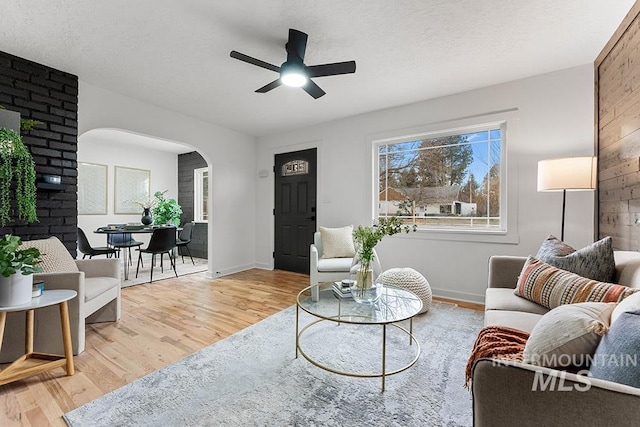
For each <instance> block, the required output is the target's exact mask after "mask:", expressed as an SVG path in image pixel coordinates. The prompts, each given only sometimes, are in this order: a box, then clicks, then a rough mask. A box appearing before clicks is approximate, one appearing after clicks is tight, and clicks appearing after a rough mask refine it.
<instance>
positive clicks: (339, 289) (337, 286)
mask: <svg viewBox="0 0 640 427" xmlns="http://www.w3.org/2000/svg"><path fill="white" fill-rule="evenodd" d="M333 293H334V294H335V295H336V296H337V297H338V298H353V296H352V295H351V289H349V283H348V282H346V283H345V282H333Z"/></svg>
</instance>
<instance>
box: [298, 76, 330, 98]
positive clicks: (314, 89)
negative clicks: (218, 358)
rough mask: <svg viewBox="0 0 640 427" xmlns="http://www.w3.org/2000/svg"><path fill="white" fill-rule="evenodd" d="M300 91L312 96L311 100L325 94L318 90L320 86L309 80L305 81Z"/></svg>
mask: <svg viewBox="0 0 640 427" xmlns="http://www.w3.org/2000/svg"><path fill="white" fill-rule="evenodd" d="M302 89H304V91H305V92H307V93H308V94H309V95H311V96H313V99H318V98H320V97H321V96H322V95H324V94H325V91H323V90H322V89H320V86H318V85H317V84H315V83H314V82H313V81H312V80H311V79H309V80H307V83H305V84H304V86H302Z"/></svg>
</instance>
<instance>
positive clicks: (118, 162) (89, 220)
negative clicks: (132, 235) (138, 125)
mask: <svg viewBox="0 0 640 427" xmlns="http://www.w3.org/2000/svg"><path fill="white" fill-rule="evenodd" d="M123 153H126V154H125V155H123ZM78 162H89V163H98V164H102V165H107V194H108V197H107V212H108V213H107V215H78V227H80V228H82V229H83V230H84V232H85V234H86V235H87V238H88V239H89V242H90V243H91V245H92V246H104V245H105V243H106V236H105V235H104V234H95V233H93V232H92V231H93V230H95V229H97V228H98V227H101V226H104V225H106V224H111V223H115V224H123V223H127V222H140V218H141V217H142V209H140V213H139V214H134V215H123V214H118V215H116V214H115V213H114V194H115V193H114V176H115V169H114V166H124V167H130V168H136V169H148V170H149V171H150V172H151V173H150V176H151V193H150V194H151V195H153V194H154V193H155V192H156V191H165V190H167V193H166V194H165V196H166V197H168V198H170V197H173V198H175V199H177V198H178V155H177V154H175V153H169V152H166V151H156V150H148V149H144V148H141V147H132V146H130V145H122V144H118V143H114V142H113V141H108V140H104V139H97V138H94V137H92V136H91V134H90V133H89V134H84V135H82V136H81V137H80V138H79V139H78ZM149 237H150V235H145V234H139V235H137V236H136V239H137V240H141V241H144V242H145V243H148V241H149Z"/></svg>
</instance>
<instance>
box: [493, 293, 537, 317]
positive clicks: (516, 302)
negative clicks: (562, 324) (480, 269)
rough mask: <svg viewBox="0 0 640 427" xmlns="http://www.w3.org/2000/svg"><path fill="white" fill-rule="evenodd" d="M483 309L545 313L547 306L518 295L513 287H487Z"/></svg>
mask: <svg viewBox="0 0 640 427" xmlns="http://www.w3.org/2000/svg"><path fill="white" fill-rule="evenodd" d="M484 307H485V310H511V311H522V312H525V313H536V314H545V313H546V312H548V311H549V309H548V308H546V307H543V306H541V305H540V304H536V303H535V302H533V301H529V300H528V299H525V298H522V297H519V296H517V295H515V294H514V293H513V288H509V289H507V288H488V289H487V291H486V294H485V302H484Z"/></svg>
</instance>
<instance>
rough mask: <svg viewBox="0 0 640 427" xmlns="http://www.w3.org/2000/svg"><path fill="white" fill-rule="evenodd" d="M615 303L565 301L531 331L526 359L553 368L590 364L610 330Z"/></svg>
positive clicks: (533, 363)
mask: <svg viewBox="0 0 640 427" xmlns="http://www.w3.org/2000/svg"><path fill="white" fill-rule="evenodd" d="M615 307H616V304H615V303H605V302H582V303H576V304H565V305H561V306H559V307H556V308H554V309H553V310H551V311H549V312H548V313H546V314H545V315H544V316H542V318H541V319H540V320H539V321H538V323H537V324H536V326H534V328H533V330H532V331H531V335H530V336H529V339H528V340H527V344H526V345H525V347H524V362H525V363H530V364H532V365H540V366H547V367H551V368H566V367H569V366H580V365H585V364H587V362H588V360H589V356H591V355H592V354H593V353H594V352H595V350H596V347H598V344H599V343H600V339H601V338H602V335H604V334H605V333H606V332H607V330H608V329H609V324H610V319H611V313H612V312H613V310H614V308H615Z"/></svg>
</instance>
